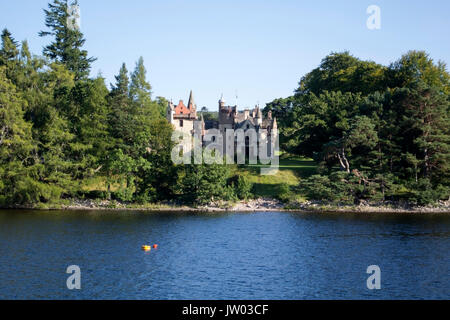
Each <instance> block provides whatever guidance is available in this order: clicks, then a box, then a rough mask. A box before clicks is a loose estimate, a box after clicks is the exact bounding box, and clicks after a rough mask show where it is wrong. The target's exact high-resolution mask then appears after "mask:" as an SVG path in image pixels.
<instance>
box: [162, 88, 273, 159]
mask: <svg viewBox="0 0 450 320" xmlns="http://www.w3.org/2000/svg"><path fill="white" fill-rule="evenodd" d="M167 120H168V121H169V122H170V123H171V124H172V125H173V126H174V129H175V130H176V131H179V132H182V133H184V134H188V135H192V136H193V135H194V129H195V126H196V124H197V125H198V123H199V122H198V121H200V126H201V132H202V133H201V135H202V143H203V146H206V145H207V144H208V142H207V141H205V140H204V137H205V135H206V134H208V133H209V134H212V135H217V134H220V135H221V136H222V139H223V143H224V150H223V151H224V153H225V152H226V150H225V144H226V134H225V133H226V130H227V129H233V130H238V129H242V130H243V131H244V132H245V133H247V131H248V130H250V129H252V130H254V131H255V132H256V133H260V132H264V134H265V135H266V137H267V152H268V155H267V156H268V157H273V155H274V150H275V141H274V138H277V137H278V126H277V119H276V118H272V112H271V111H269V113H268V114H267V117H264V116H263V114H262V112H261V109H260V108H259V106H255V108H254V109H253V110H249V109H246V110H244V111H238V110H237V106H227V105H226V104H225V100H224V99H223V96H222V97H221V99H220V100H219V112H218V120H206V121H205V120H204V119H203V115H202V114H201V116H200V119H199V117H198V115H197V105H196V104H195V102H194V96H193V93H192V91H191V93H190V95H189V101H188V103H187V105H185V104H184V102H183V100H180V102H179V103H178V105H176V106H175V105H174V104H173V103H172V102H169V105H168V108H167ZM214 141H216V137H213V139H212V142H214ZM245 143H246V155H248V152H249V151H248V148H249V139H248V137H247V135H246V142H245Z"/></svg>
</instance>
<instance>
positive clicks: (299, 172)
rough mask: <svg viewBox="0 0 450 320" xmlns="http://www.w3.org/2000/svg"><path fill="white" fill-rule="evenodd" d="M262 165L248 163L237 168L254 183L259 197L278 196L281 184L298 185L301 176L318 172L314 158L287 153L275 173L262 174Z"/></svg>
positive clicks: (256, 194)
mask: <svg viewBox="0 0 450 320" xmlns="http://www.w3.org/2000/svg"><path fill="white" fill-rule="evenodd" d="M261 167H264V166H263V165H246V166H240V167H238V169H237V171H238V172H239V173H240V174H241V175H244V176H246V177H247V178H248V179H249V181H251V182H252V183H253V184H254V187H253V192H254V194H255V196H258V197H276V195H277V194H278V190H279V188H280V185H281V184H283V183H287V184H288V185H290V186H297V185H298V184H299V182H300V179H301V178H306V177H309V176H311V175H313V174H315V173H316V164H315V162H314V161H313V160H312V159H306V158H301V157H298V156H292V155H286V154H284V155H282V156H280V165H279V170H278V172H277V173H276V174H275V175H261V173H260V169H261Z"/></svg>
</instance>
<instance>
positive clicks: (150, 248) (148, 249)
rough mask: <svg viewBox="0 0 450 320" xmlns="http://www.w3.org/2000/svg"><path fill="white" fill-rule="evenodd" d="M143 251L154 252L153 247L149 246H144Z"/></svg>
mask: <svg viewBox="0 0 450 320" xmlns="http://www.w3.org/2000/svg"><path fill="white" fill-rule="evenodd" d="M142 250H144V251H150V250H152V247H151V246H148V245H143V246H142Z"/></svg>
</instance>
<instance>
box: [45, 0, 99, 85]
mask: <svg viewBox="0 0 450 320" xmlns="http://www.w3.org/2000/svg"><path fill="white" fill-rule="evenodd" d="M77 5H78V2H77V1H76V0H75V1H73V2H70V3H69V1H68V0H53V3H49V4H48V10H44V12H45V16H46V18H45V25H46V26H47V28H49V29H50V31H41V32H39V36H41V37H45V36H51V37H53V42H52V43H51V44H49V45H47V46H46V47H45V48H44V55H45V56H47V57H49V58H50V59H51V60H53V61H57V62H60V63H63V64H64V65H66V67H67V69H69V70H70V71H72V72H74V73H75V80H79V79H83V78H86V77H88V76H89V71H90V68H91V63H92V62H94V61H95V60H96V59H95V58H92V57H89V58H88V53H87V51H86V50H83V49H82V47H83V45H84V43H85V41H86V40H85V39H84V37H83V33H81V31H80V30H79V28H74V27H73V26H69V21H70V20H69V19H71V17H70V15H69V11H68V9H69V7H70V6H77Z"/></svg>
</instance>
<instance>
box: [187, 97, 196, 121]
mask: <svg viewBox="0 0 450 320" xmlns="http://www.w3.org/2000/svg"><path fill="white" fill-rule="evenodd" d="M187 108H188V109H189V110H190V111H191V114H192V116H193V117H194V118H197V106H196V104H195V102H194V95H193V93H192V90H191V93H190V94H189V102H188V105H187Z"/></svg>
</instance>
